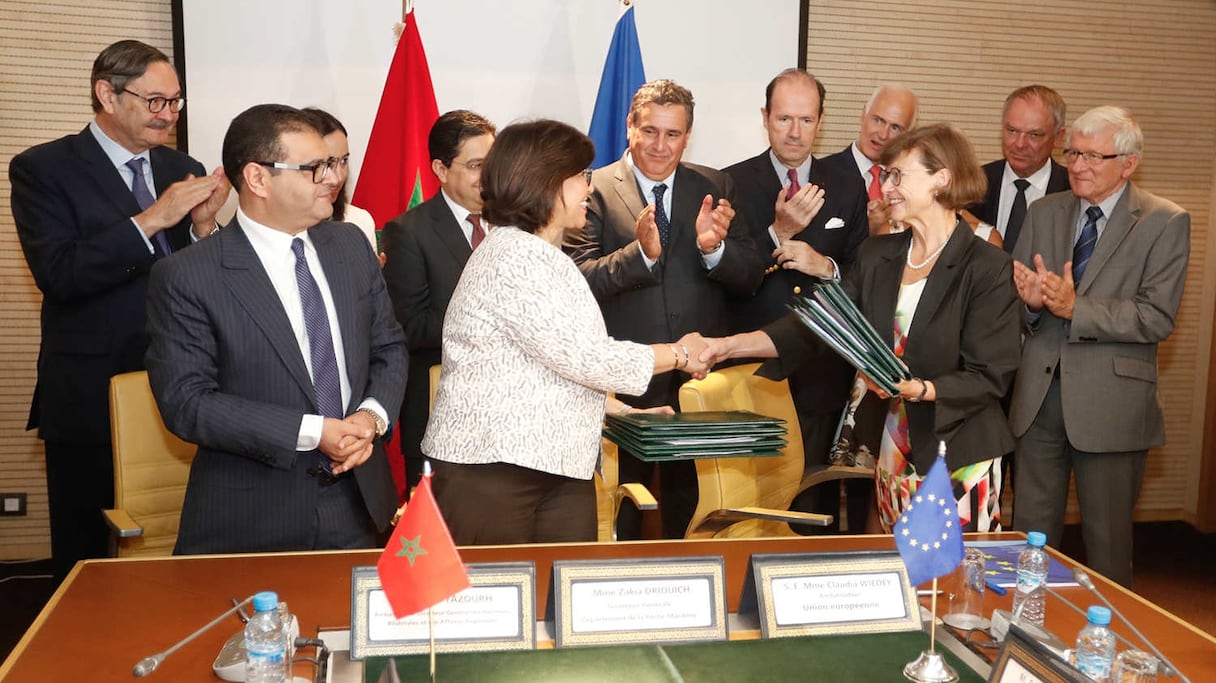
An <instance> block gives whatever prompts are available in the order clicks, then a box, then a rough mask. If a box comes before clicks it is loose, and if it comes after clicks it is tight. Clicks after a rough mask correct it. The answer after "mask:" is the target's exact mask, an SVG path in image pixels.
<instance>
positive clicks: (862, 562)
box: [739, 551, 921, 638]
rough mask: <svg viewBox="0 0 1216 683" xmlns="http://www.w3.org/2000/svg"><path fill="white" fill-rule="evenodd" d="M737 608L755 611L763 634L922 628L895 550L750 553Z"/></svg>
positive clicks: (818, 633) (900, 561) (745, 613)
mask: <svg viewBox="0 0 1216 683" xmlns="http://www.w3.org/2000/svg"><path fill="white" fill-rule="evenodd" d="M739 613H740V614H741V615H750V614H755V615H756V616H757V617H758V619H759V622H760V633H761V636H762V637H764V638H781V637H787V636H806V635H822V634H830V633H889V632H894V631H917V630H920V628H921V623H920V610H919V607H918V605H917V602H916V590H915V589H913V587H912V584H911V583H910V582H909V581H908V572H907V570H906V569H905V568H904V563H903V560H901V559H900V557H899V553H897V552H894V551H892V552H869V551H866V552H846V553H780V554H757V555H752V557H751V561H750V562H749V563H748V568H747V580H746V581H745V582H744V584H743V594H742V597H741V598H740V602H739Z"/></svg>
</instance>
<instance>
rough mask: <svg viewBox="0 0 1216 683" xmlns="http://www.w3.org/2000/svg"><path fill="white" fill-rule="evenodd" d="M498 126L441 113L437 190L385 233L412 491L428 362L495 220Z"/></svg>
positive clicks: (433, 142) (467, 114)
mask: <svg viewBox="0 0 1216 683" xmlns="http://www.w3.org/2000/svg"><path fill="white" fill-rule="evenodd" d="M495 132H496V130H495V128H494V124H492V123H490V122H489V121H488V120H486V119H485V118H484V117H482V116H480V115H478V114H475V113H473V112H471V111H466V110H463V109H458V110H456V111H450V112H448V113H446V114H444V115H443V116H440V117H439V120H437V121H436V122H435V125H434V126H431V132H430V135H429V136H428V138H427V148H428V151H429V152H430V155H431V170H432V171H434V173H435V175H436V176H437V177H438V178H439V184H440V186H441V187H440V190H439V193H438V194H436V195H435V196H434V197H431V198H430V199H428V200H426V201H425V202H423V203H421V204H419V205H418V206H416V207H414V208H413V209H410V210H409V211H407V212H405V213H403V214H401V215H400V216H398V217H396V218H394V219H393V220H391V221H389V222H388V223H387V224H386V225H385V226H384V232H383V233H382V234H381V239H382V240H383V242H384V253H385V256H386V260H385V262H384V280H385V282H386V283H387V284H388V294H389V297H391V298H392V300H393V312H394V313H395V314H396V315H397V322H399V323H401V327H402V328H403V329H404V330H405V342H406V346H408V347H409V350H410V365H411V366H412V367H413V368H414V372H412V373H410V376H409V380H408V381H407V382H406V385H405V400H404V401H403V404H402V407H401V423H400V429H401V454H402V455H403V456H404V457H405V481H406V490H407V491H409V490H412V489H413V488H414V486H416V485H417V484H418V480H419V478H420V477H421V476H422V460H423V455H422V450H421V449H420V448H419V445H420V444H421V443H422V435H423V434H424V433H425V432H426V421H427V417H428V415H429V414H430V398H431V397H430V376H429V373H428V372H427V368H430V367H431V366H432V365H438V364H439V363H440V361H441V360H442V353H441V341H442V338H443V316H444V314H445V313H447V310H448V302H449V301H451V299H452V292H453V291H454V290H455V289H456V283H457V282H458V281H459V280H460V274H461V272H463V271H464V264H465V262H467V261H468V260H469V256H470V255H471V254H472V253H473V247H475V246H476V245H477V244H479V243H480V242H481V240H482V238H484V237H485V234H486V233H485V230H486V228H487V227H489V226H486V225H484V224H483V223H482V221H481V165H482V163H483V162H484V161H485V158H486V154H488V153H489V151H490V146H491V145H492V144H494V134H495Z"/></svg>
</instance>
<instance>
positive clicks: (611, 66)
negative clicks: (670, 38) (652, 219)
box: [587, 0, 646, 168]
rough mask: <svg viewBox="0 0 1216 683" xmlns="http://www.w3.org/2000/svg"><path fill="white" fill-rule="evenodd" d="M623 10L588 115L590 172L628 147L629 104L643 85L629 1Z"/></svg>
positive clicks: (636, 28)
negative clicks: (591, 151)
mask: <svg viewBox="0 0 1216 683" xmlns="http://www.w3.org/2000/svg"><path fill="white" fill-rule="evenodd" d="M622 7H628V9H626V10H625V11H624V12H623V13H622V14H621V17H620V18H619V19H617V22H616V29H614V30H613V31H612V43H611V44H609V46H608V58H607V59H606V60H604V73H603V75H602V76H600V90H599V93H598V94H597V95H596V96H595V110H594V111H593V112H592V114H591V127H590V128H589V129H588V131H587V135H588V137H590V138H591V140H592V142H594V143H595V161H593V162H592V164H591V166H592V168H599V167H601V166H607V165H608V164H610V163H612V162H614V161H616V160H617V159H619V158H620V156H621V154H622V153H623V152H624V151H625V148H626V147H628V146H629V143H628V142H626V140H625V123H626V119H627V116H628V115H629V104H630V103H631V102H632V101H633V94H634V93H635V92H637V90H638V88H640V87H642V84H643V83H645V82H646V74H645V71H644V69H643V68H642V48H641V45H640V44H639V43H638V27H637V24H636V23H634V20H633V7H632V6H631V3H630V2H629V0H624V1H623V2H622Z"/></svg>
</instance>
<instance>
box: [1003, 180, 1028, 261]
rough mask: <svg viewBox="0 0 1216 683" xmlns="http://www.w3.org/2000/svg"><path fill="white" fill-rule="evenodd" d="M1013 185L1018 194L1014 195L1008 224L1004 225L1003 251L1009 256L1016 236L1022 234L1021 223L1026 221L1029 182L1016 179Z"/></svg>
mask: <svg viewBox="0 0 1216 683" xmlns="http://www.w3.org/2000/svg"><path fill="white" fill-rule="evenodd" d="M1013 185H1014V187H1016V188H1018V193H1017V194H1016V195H1014V197H1013V206H1012V207H1010V209H1009V222H1007V223H1005V251H1007V252H1009V253H1011V254H1012V253H1013V245H1014V244H1015V243H1016V242H1017V241H1018V234H1019V233H1021V232H1022V221H1024V220H1026V188H1028V187H1030V181H1029V180H1026V179H1025V178H1018V179H1017V180H1015V181H1013Z"/></svg>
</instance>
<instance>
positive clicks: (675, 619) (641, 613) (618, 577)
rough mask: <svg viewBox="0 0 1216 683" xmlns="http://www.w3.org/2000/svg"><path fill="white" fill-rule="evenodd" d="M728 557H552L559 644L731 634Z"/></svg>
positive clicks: (662, 640)
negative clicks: (727, 601)
mask: <svg viewBox="0 0 1216 683" xmlns="http://www.w3.org/2000/svg"><path fill="white" fill-rule="evenodd" d="M725 575H726V570H725V566H724V564H723V561H722V557H721V556H720V555H719V556H712V557H680V558H653V559H651V558H647V559H624V560H577V561H558V562H554V563H553V579H552V588H551V591H550V594H549V596H550V597H549V614H548V615H546V618H547V619H548V618H552V621H553V624H554V641H555V644H556V646H557V647H579V646H587V645H621V644H631V643H645V644H657V643H687V642H694V641H705V640H726V638H727V627H726V590H725V581H724V579H725Z"/></svg>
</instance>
